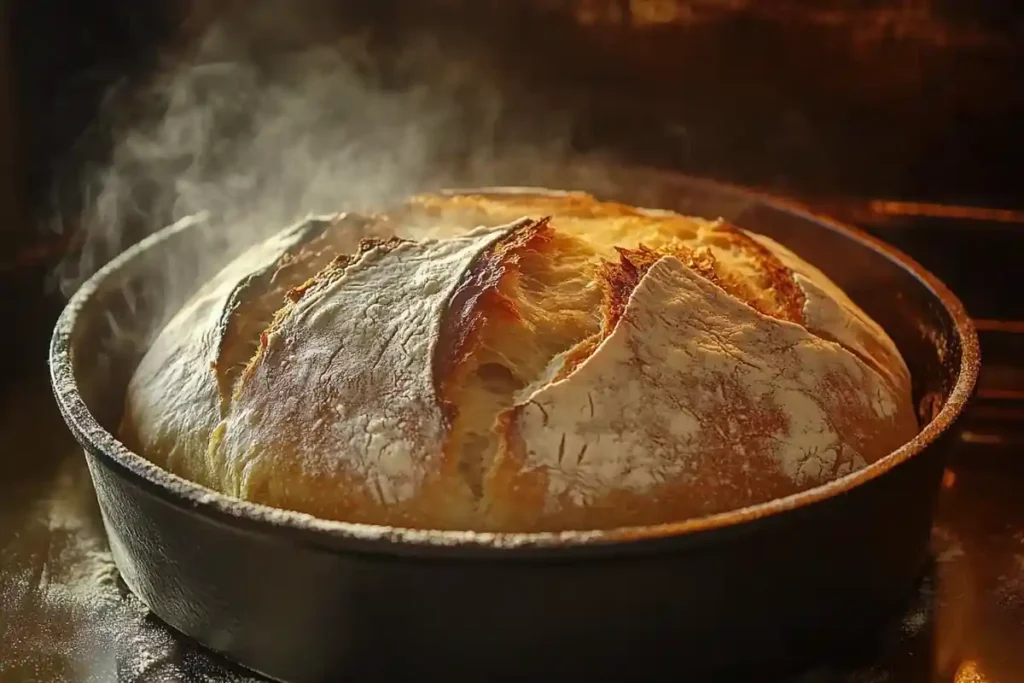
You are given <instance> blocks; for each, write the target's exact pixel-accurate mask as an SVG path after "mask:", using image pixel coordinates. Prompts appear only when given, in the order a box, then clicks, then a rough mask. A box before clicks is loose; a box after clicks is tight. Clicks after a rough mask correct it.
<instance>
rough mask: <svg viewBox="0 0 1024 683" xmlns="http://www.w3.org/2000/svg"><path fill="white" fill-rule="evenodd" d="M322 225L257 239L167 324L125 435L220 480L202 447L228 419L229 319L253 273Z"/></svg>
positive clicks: (139, 380)
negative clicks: (224, 369) (224, 368)
mask: <svg viewBox="0 0 1024 683" xmlns="http://www.w3.org/2000/svg"><path fill="white" fill-rule="evenodd" d="M320 228H322V226H321V225H320V224H318V223H316V222H303V223H301V224H297V225H295V226H293V227H291V228H288V229H287V230H284V231H282V232H280V233H278V234H277V235H275V236H274V237H272V238H270V239H268V240H266V241H265V242H262V243H260V244H257V245H255V246H253V247H252V248H250V249H249V250H247V251H246V252H245V253H243V254H242V255H241V256H239V257H238V258H236V259H235V260H233V261H232V262H231V263H229V264H228V265H227V266H226V267H225V268H224V269H223V270H221V271H220V272H219V273H218V274H217V275H216V276H215V277H214V278H213V279H212V280H211V281H210V282H209V283H207V284H206V285H205V286H203V287H202V288H201V289H200V290H199V292H197V293H196V295H194V296H193V297H192V298H191V299H190V300H189V301H188V302H187V303H186V304H185V305H184V306H183V307H182V308H181V309H180V310H179V311H178V313H177V314H175V315H174V316H173V317H172V318H171V320H170V321H169V322H168V323H167V325H166V326H165V327H164V329H163V331H162V332H161V333H160V334H159V335H158V336H157V338H156V340H155V341H154V343H153V345H152V346H151V347H150V349H149V351H148V352H147V353H146V354H145V356H144V357H143V359H142V361H141V362H140V363H139V366H138V368H136V370H135V373H134V375H133V376H132V379H131V381H130V383H129V385H128V389H127V400H126V410H125V414H124V418H123V422H122V426H121V429H120V435H121V438H122V440H124V441H125V442H126V444H127V445H128V446H129V447H130V448H133V449H135V450H137V451H139V452H141V453H143V454H145V455H146V457H147V458H149V459H150V460H152V461H153V462H155V463H156V464H158V465H160V466H162V467H164V468H166V469H169V470H170V471H172V472H175V473H176V474H180V475H181V476H184V477H186V478H188V479H192V480H194V481H197V482H199V483H202V484H205V485H215V484H216V483H217V482H216V481H215V480H213V479H211V478H210V477H209V475H208V473H207V471H206V470H205V468H204V467H203V466H202V465H203V458H196V457H195V454H196V453H197V452H205V450H206V445H207V442H208V439H209V436H210V432H211V431H212V430H213V428H214V427H215V426H216V425H217V421H218V420H219V419H220V396H219V393H218V386H217V383H216V379H215V375H216V365H217V361H218V358H219V352H220V348H221V344H222V332H223V329H222V323H223V321H224V318H225V316H226V315H228V314H230V312H231V310H232V300H233V298H234V297H235V295H236V292H237V291H238V289H239V288H240V287H242V286H243V285H244V283H245V282H246V280H247V279H248V278H251V277H253V276H254V275H256V274H258V273H260V272H262V271H265V270H267V269H269V268H272V267H274V265H275V264H276V263H277V262H278V260H279V259H281V257H282V256H283V255H285V254H286V253H288V251H289V250H291V249H294V248H295V247H296V245H298V244H300V243H301V242H302V241H303V240H305V239H307V238H308V236H309V234H310V232H312V231H316V230H319V229H320Z"/></svg>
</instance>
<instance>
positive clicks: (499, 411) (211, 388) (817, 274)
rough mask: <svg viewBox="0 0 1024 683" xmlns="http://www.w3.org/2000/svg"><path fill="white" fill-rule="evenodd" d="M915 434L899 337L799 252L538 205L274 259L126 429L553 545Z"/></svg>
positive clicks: (160, 442)
mask: <svg viewBox="0 0 1024 683" xmlns="http://www.w3.org/2000/svg"><path fill="white" fill-rule="evenodd" d="M360 238H364V239H362V241H360ZM916 430H917V424H916V418H915V415H914V411H913V405H912V399H911V385H910V375H909V372H908V371H907V367H906V364H905V363H904V362H903V359H902V358H901V357H900V355H899V351H898V350H897V348H896V346H895V344H894V343H893V342H892V340H891V339H889V338H888V336H886V334H885V332H884V331H883V330H882V328H881V327H880V326H878V324H877V323H876V322H875V321H873V320H871V318H870V317H868V316H867V315H866V314H865V313H864V312H863V311H862V310H860V308H858V307H857V306H856V305H855V304H854V303H853V301H852V300H851V299H850V298H849V297H848V296H847V295H846V294H845V293H844V292H843V291H842V290H841V289H840V288H839V287H838V286H836V285H835V284H834V283H833V282H832V281H831V280H829V279H828V278H827V277H826V276H825V275H824V274H823V273H822V272H821V271H820V270H818V269H817V268H815V267H814V266H811V265H810V264H808V263H806V262H805V261H803V260H802V259H801V258H800V257H798V256H797V255H796V254H794V253H793V252H792V251H790V250H789V249H787V248H785V247H783V246H782V245H780V244H778V243H776V242H775V241H773V240H771V239H768V238H766V237H764V236H761V235H758V234H755V233H751V232H748V231H745V230H742V229H740V228H737V227H735V226H733V225H730V224H729V223H726V222H725V221H722V220H708V219H703V218H695V217H687V216H681V215H679V214H675V213H673V212H671V211H663V210H650V209H640V208H636V207H631V206H627V205H624V204H618V203H612V202H599V201H597V200H595V199H594V198H593V197H591V196H589V195H586V194H583V193H575V192H546V191H542V190H529V189H525V190H519V191H516V192H501V191H497V190H493V191H480V192H463V193H448V194H439V195H423V196H419V197H414V198H411V199H410V200H408V201H407V202H405V203H404V204H403V205H402V206H399V207H397V208H394V209H393V210H391V211H389V212H388V213H385V214H381V215H375V216H356V215H347V216H344V217H342V216H339V217H335V218H333V219H332V220H330V221H327V222H321V223H317V224H315V225H314V224H309V225H306V227H305V228H302V227H296V228H292V229H291V230H290V231H285V232H284V233H282V234H281V235H279V236H278V237H276V238H274V239H273V240H270V241H268V242H266V243H264V244H262V245H260V246H258V247H255V248H254V249H253V250H252V251H251V252H250V253H248V254H246V255H245V256H243V257H242V258H240V259H238V260H237V261H236V262H235V263H233V264H230V265H229V266H228V267H227V268H226V269H225V270H224V271H223V272H222V273H221V274H220V275H219V276H218V277H217V278H216V279H215V280H214V281H213V282H212V283H210V284H209V285H208V286H207V287H206V288H204V289H203V290H202V291H201V292H200V293H199V294H198V295H196V297H194V298H193V300H191V301H190V302H189V303H188V304H187V305H186V306H185V307H184V308H183V309H182V311H181V312H180V313H179V315H178V316H177V317H176V318H175V319H174V320H172V322H171V323H170V324H169V325H168V326H167V328H166V329H165V330H164V331H163V332H162V333H161V335H160V336H159V338H158V339H157V341H156V342H155V343H154V344H153V346H152V348H151V349H150V350H149V352H148V353H147V355H146V358H145V359H144V360H143V362H142V364H141V365H140V366H139V369H138V370H137V372H136V375H135V377H134V379H133V381H132V384H131V386H130V387H129V392H128V398H127V406H126V411H125V419H124V427H123V429H122V432H123V434H124V435H125V438H126V440H128V442H129V445H131V446H133V447H135V448H137V449H139V450H140V451H141V452H142V454H143V455H145V456H146V457H149V458H151V459H153V460H154V462H157V464H160V465H162V466H165V467H167V468H168V469H170V470H172V471H174V472H176V473H178V474H181V475H182V476H185V477H188V478H190V479H193V480H195V481H197V482H199V483H201V484H204V485H206V486H209V487H211V488H214V489H217V490H219V491H222V492H224V493H227V494H229V495H232V496H236V497H239V498H243V499H247V500H252V501H256V502H260V503H264V504H267V505H271V506H275V507H280V508H285V509H292V510H298V511H301V512H306V513H309V514H313V515H316V516H319V517H322V518H327V519H338V520H344V521H352V522H364V523H372V524H386V525H394V526H405V527H418V528H452V529H475V530H488V531H542V530H543V531H558V530H565V529H600V528H610V527H619V526H630V525H643V524H653V523H659V522H666V521H674V520H680V519H685V518H691V517H695V516H702V515H707V514H713V513H716V512H723V511H727V510H731V509H736V508H740V507H745V506H748V505H753V504H757V503H760V502H764V501H767V500H770V499H772V498H778V497H782V496H787V495H790V494H793V493H796V492H798V491H802V490H806V489H808V488H812V487H814V486H817V485H820V484H823V483H825V482H827V481H830V480H832V479H835V478H837V477H841V476H843V475H845V474H849V473H851V472H853V471H855V470H857V469H859V468H862V467H864V466H865V465H867V464H870V463H872V462H875V461H876V460H878V459H879V458H882V457H884V456H885V455H887V454H888V453H890V452H891V451H892V450H894V449H896V448H898V447H899V446H901V445H902V444H903V443H905V442H906V441H908V440H909V439H911V438H912V437H913V436H914V434H915V433H916Z"/></svg>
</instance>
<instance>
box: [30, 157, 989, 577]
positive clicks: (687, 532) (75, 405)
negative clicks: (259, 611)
mask: <svg viewBox="0 0 1024 683" xmlns="http://www.w3.org/2000/svg"><path fill="white" fill-rule="evenodd" d="M617 167H618V169H620V170H625V171H627V172H628V173H630V174H633V175H634V176H635V174H643V175H646V176H648V177H651V178H655V177H657V178H659V179H660V180H661V181H662V183H663V184H666V185H668V184H672V183H675V184H678V185H685V186H686V187H687V188H690V189H691V190H692V189H694V188H697V189H700V188H702V187H703V188H707V189H708V191H709V192H711V193H714V194H718V195H721V196H726V197H736V198H737V199H743V200H744V201H747V202H750V203H754V204H758V205H762V206H766V207H768V208H771V209H775V210H778V211H782V212H785V213H788V214H791V215H794V216H796V217H797V218H800V219H803V220H806V221H810V222H813V223H815V224H817V225H819V226H821V227H822V228H824V229H828V230H831V231H833V232H837V233H840V234H842V235H844V236H845V237H847V238H848V239H851V240H854V241H856V242H859V243H861V244H863V245H865V246H867V247H868V248H869V249H871V250H872V251H873V252H875V253H876V254H878V255H879V256H880V257H883V258H886V259H888V260H889V261H891V262H893V263H894V264H895V265H897V266H898V267H900V268H902V269H903V270H905V271H907V272H909V273H910V274H911V275H912V276H913V277H914V278H915V279H917V280H918V281H919V282H920V283H921V284H922V285H923V286H924V287H925V288H926V289H927V290H928V291H929V292H930V293H931V295H932V296H933V297H934V298H935V299H936V300H937V301H938V302H939V303H941V305H942V306H943V308H944V310H945V312H946V314H947V315H948V316H949V317H950V319H951V320H952V321H953V324H954V328H955V331H956V335H957V341H958V342H959V345H960V363H959V370H958V373H957V379H956V383H955V384H954V386H953V388H952V389H951V390H950V392H949V395H948V397H947V398H946V400H945V401H944V403H943V405H942V408H941V409H940V411H939V413H938V414H937V415H936V416H935V417H934V418H933V419H932V420H931V421H930V422H929V423H928V424H927V425H925V426H924V427H923V428H922V429H921V430H920V431H919V432H918V433H917V435H916V436H915V437H914V438H913V439H911V440H910V441H909V442H907V443H906V444H904V445H903V446H901V447H900V448H898V449H896V450H895V451H893V452H891V453H889V454H888V455H886V456H884V457H883V458H880V459H879V460H878V461H876V462H874V463H872V464H871V465H868V466H867V467H864V468H862V469H860V470H857V471H856V472H853V473H851V474H848V475H846V476H844V477H841V478H839V479H835V480H832V481H830V482H827V483H826V484H823V485H821V486H817V487H814V488H811V489H808V490H806V491H801V492H799V493H795V494H793V495H790V496H786V497H784V498H777V499H772V500H769V501H766V502H764V503H759V504H756V505H751V506H748V507H744V508H740V509H737V510H730V511H726V512H721V513H716V514H713V515H707V516H703V517H697V518H691V519H687V520H683V521H678V522H667V523H663V524H656V525H649V526H639V527H621V528H617V529H609V530H590V531H563V532H532V533H520V532H514V533H490V532H488V533H484V532H472V531H455V530H423V529H409V528H399V527H385V526H376V525H369V524H361V523H353V522H341V521H334V520H325V519H320V518H317V517H313V516H311V515H308V514H305V513H300V512H295V511H291V510H281V509H277V508H272V507H269V506H266V505H262V504H258V503H252V502H249V501H243V500H238V499H235V498H232V497H230V496H227V495H226V494H222V493H220V492H217V491H214V490H212V489H208V488H206V487H204V486H201V485H200V484H197V483H195V482H191V481H188V480H186V479H184V478H182V477H179V476H177V475H175V474H172V473H171V472H169V471H167V470H164V469H162V468H160V467H158V466H157V465H155V464H153V463H152V462H150V461H149V460H146V459H145V458H144V457H142V456H141V455H138V454H136V453H134V452H132V451H131V450H129V449H128V448H127V447H125V446H124V445H123V444H122V443H121V442H120V441H119V440H118V439H117V438H116V436H114V435H113V434H112V433H110V432H109V431H107V430H106V429H105V428H103V427H102V426H101V425H100V424H99V421H98V420H97V419H96V418H95V417H94V416H93V415H92V412H91V411H90V410H89V408H88V407H87V406H86V404H85V401H84V399H83V398H82V396H81V394H80V392H79V389H78V385H77V382H76V380H75V376H74V363H73V359H72V358H71V340H72V338H73V335H74V332H75V330H76V327H77V323H78V320H79V319H80V314H81V312H82V311H83V310H88V305H89V303H90V301H91V300H92V299H93V297H94V296H95V295H96V293H97V292H98V291H99V290H100V289H101V285H102V284H103V283H104V282H105V281H106V280H107V278H109V277H111V276H112V275H114V274H116V273H118V272H120V271H121V270H122V269H123V268H125V267H127V266H128V264H129V263H131V262H132V261H133V260H134V259H135V258H137V257H138V256H140V255H141V254H142V253H144V252H146V251H147V250H148V249H151V248H155V247H157V245H159V244H160V243H162V242H164V241H166V240H168V239H170V238H172V237H173V236H175V235H176V234H177V233H179V232H182V231H184V230H188V229H190V228H193V227H195V226H196V225H198V224H199V223H200V221H201V219H199V218H197V217H189V218H186V219H183V220H181V221H178V222H177V223H175V224H173V225H171V226H168V227H166V228H164V229H162V230H159V231H157V232H155V233H153V234H152V235H150V236H148V237H147V238H145V239H143V240H141V241H140V242H138V243H136V244H135V245H133V246H132V247H130V248H128V249H126V250H125V251H124V252H122V253H121V254H120V255H118V256H117V257H115V258H114V259H113V260H111V261H110V262H109V263H107V264H106V265H105V266H103V267H102V268H101V269H100V270H99V271H97V272H96V273H95V274H94V275H93V276H92V277H90V278H89V279H88V280H87V281H86V282H85V283H84V284H82V285H81V286H80V287H79V289H78V290H77V291H76V292H75V293H74V294H73V295H72V297H71V298H70V299H69V301H68V303H67V305H66V306H65V308H64V310H63V311H62V313H61V315H60V317H59V318H58V320H57V323H56V325H55V328H54V332H53V335H52V337H51V342H50V350H49V365H50V377H51V384H52V387H53V391H54V395H55V397H56V400H57V403H58V406H59V408H60V411H61V414H62V415H63V417H64V420H65V422H66V423H67V425H68V426H69V428H70V429H71V431H72V433H73V434H74V436H75V438H76V440H77V441H78V442H79V443H80V444H81V445H82V446H83V447H84V448H85V449H86V450H88V451H89V452H90V453H92V454H93V455H95V456H97V457H98V458H99V459H100V461H101V462H102V463H103V464H104V465H106V466H108V467H113V468H115V469H117V470H118V471H119V472H120V473H121V474H127V475H128V476H129V477H130V478H131V479H132V480H133V481H134V482H135V483H136V484H137V485H139V486H142V487H144V488H146V489H147V490H148V491H149V492H150V493H152V494H154V495H155V496H156V497H157V498H158V499H160V500H162V501H163V502H165V503H167V504H170V505H173V506H176V507H181V508H187V509H188V510H189V511H191V512H194V513H202V514H205V515H207V516H208V517H209V518H210V520H211V521H217V522H220V523H222V524H227V525H230V526H233V527H239V526H245V527H248V530H249V531H253V532H263V533H278V534H282V535H287V536H288V537H289V538H290V540H293V541H297V542H300V543H303V544H313V545H315V546H320V547H324V548H332V549H337V548H338V547H339V546H338V544H339V543H341V544H344V548H345V550H349V551H359V552H372V553H376V554H379V553H384V554H389V555H398V554H402V555H406V554H413V555H420V556H422V555H425V554H430V555H436V554H440V555H441V556H451V555H452V553H453V552H454V553H455V554H459V555H464V554H465V553H466V552H467V551H473V552H474V554H475V553H483V556H492V557H508V556H509V553H510V552H511V551H526V552H527V553H528V554H529V551H531V550H535V551H544V553H545V556H546V557H551V555H552V553H556V554H557V555H558V556H564V554H565V553H569V552H571V551H573V550H590V551H599V552H600V553H601V554H605V553H608V554H618V553H621V552H622V551H624V550H627V549H630V550H639V549H642V548H643V547H645V546H652V545H656V544H659V543H660V542H663V541H666V540H680V539H684V538H685V539H691V540H697V539H707V538H709V537H711V536H714V535H717V534H711V533H710V532H725V531H727V530H732V531H741V530H743V529H745V528H747V527H749V526H750V525H751V524H752V523H754V522H757V521H760V520H766V519H770V518H776V517H779V516H781V515H783V514H785V513H788V512H794V511H797V510H802V509H806V508H808V507H810V506H813V505H815V504H817V503H821V502H824V501H826V500H828V499H830V498H833V497H836V496H838V495H841V494H843V493H846V492H848V491H850V490H853V489H855V488H857V487H860V486H862V485H865V484H867V483H868V482H870V481H873V480H875V479H877V478H879V477H881V476H882V475H884V474H886V473H887V472H889V471H891V470H893V469H895V468H896V467H898V466H900V465H902V464H903V463H905V462H907V461H908V460H910V459H912V458H914V457H915V456H917V455H919V454H921V453H922V452H923V451H924V450H925V449H926V448H927V447H928V446H930V445H931V444H932V443H933V442H935V441H936V440H938V439H939V438H940V436H942V435H943V434H944V433H945V432H946V431H947V430H948V429H949V427H950V426H951V425H952V423H953V422H954V421H955V420H956V419H957V418H958V417H959V416H960V414H961V413H962V412H963V410H964V408H965V407H966V405H967V403H968V401H969V400H970V398H971V396H972V395H973V392H974V389H975V384H976V382H977V377H978V373H979V369H980V349H979V343H978V337H977V331H976V330H975V327H974V324H973V322H972V321H971V319H970V317H969V316H968V314H967V311H966V309H965V307H964V306H963V304H962V302H961V301H960V300H959V298H957V297H956V296H955V295H954V294H953V293H952V291H950V290H949V289H948V288H947V287H946V285H945V284H944V283H943V282H942V281H941V280H939V279H938V278H937V277H936V276H935V275H933V274H932V273H931V272H929V271H928V270H926V269H925V268H924V267H923V266H921V265H920V264H918V263H917V262H916V261H915V260H914V259H912V258H911V257H910V256H908V255H906V254H904V253H903V252H901V251H900V250H898V249H896V248H895V247H893V246H891V245H889V244H887V243H885V242H883V241H882V240H880V239H877V238H875V237H873V236H871V235H869V234H867V233H866V232H864V231H862V230H860V229H859V228H856V227H853V226H849V225H846V224H843V223H841V222H839V221H836V220H834V219H832V218H829V217H827V216H822V215H818V214H816V213H814V212H813V211H811V210H810V209H808V208H807V207H804V206H800V205H798V204H796V203H793V202H790V201H788V200H786V199H783V198H779V197H777V196H774V195H768V194H765V193H763V192H760V191H756V190H751V189H747V188H744V187H740V186H737V185H732V184H729V183H723V182H719V181H717V180H710V179H706V178H699V177H694V176H689V175H685V174H681V173H676V172H672V171H665V170H660V169H653V168H648V167H640V166H631V165H626V164H618V165H617ZM543 189H544V188H540V187H533V188H530V187H509V186H502V187H477V188H473V191H476V192H486V191H492V192H493V191H505V192H509V191H521V192H523V191H530V190H533V191H539V190H543ZM449 191H451V190H449ZM456 191H458V190H456ZM462 191H465V190H462Z"/></svg>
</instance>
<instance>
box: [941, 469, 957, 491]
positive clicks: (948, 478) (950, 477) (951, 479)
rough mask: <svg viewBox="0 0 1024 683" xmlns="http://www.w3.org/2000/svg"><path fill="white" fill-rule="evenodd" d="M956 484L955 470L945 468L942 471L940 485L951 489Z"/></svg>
mask: <svg viewBox="0 0 1024 683" xmlns="http://www.w3.org/2000/svg"><path fill="white" fill-rule="evenodd" d="M954 484H956V472H954V471H953V470H946V471H945V472H943V473H942V487H943V488H947V489H951V488H953V485H954Z"/></svg>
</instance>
